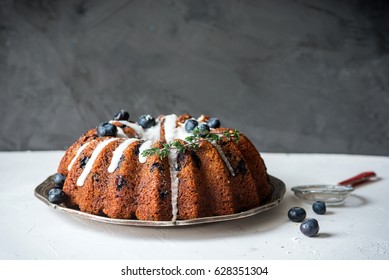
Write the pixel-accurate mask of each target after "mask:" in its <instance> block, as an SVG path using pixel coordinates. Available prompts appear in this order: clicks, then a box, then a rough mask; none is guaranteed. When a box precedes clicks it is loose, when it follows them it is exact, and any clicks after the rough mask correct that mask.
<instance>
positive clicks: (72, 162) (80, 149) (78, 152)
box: [68, 142, 90, 171]
mask: <svg viewBox="0 0 389 280" xmlns="http://www.w3.org/2000/svg"><path fill="white" fill-rule="evenodd" d="M89 144H90V142H87V143H85V144H83V145H81V146H80V148H78V150H77V153H76V155H75V156H74V157H73V159H72V161H71V162H70V163H69V165H68V170H69V171H70V170H71V169H72V167H73V164H74V162H75V161H76V159H77V158H78V156H79V155H80V154H81V153H82V151H83V150H84V149H85V148H86V147H87V146H88V145H89Z"/></svg>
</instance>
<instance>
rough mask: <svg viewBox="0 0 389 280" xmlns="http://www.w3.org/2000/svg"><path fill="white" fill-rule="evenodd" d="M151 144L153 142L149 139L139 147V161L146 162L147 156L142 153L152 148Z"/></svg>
mask: <svg viewBox="0 0 389 280" xmlns="http://www.w3.org/2000/svg"><path fill="white" fill-rule="evenodd" d="M151 145H153V142H152V141H151V140H147V141H146V142H144V143H143V144H142V145H141V146H140V147H139V162H140V163H145V162H146V159H147V157H144V156H142V153H143V151H144V150H147V149H150V148H151Z"/></svg>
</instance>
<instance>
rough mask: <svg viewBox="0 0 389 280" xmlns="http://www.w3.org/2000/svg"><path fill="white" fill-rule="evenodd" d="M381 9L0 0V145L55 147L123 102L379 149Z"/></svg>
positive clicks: (387, 116) (310, 146) (383, 121)
mask: <svg viewBox="0 0 389 280" xmlns="http://www.w3.org/2000/svg"><path fill="white" fill-rule="evenodd" d="M387 2H388V1H334V0H328V1H311V0H301V1H292V0H283V1H281V0H280V1H274V0H259V1H201V0H185V1H128V0H127V1H102V0H101V1H82V0H72V1H65V0H64V1H61V0H57V1H48V0H47V1H42V0H41V1H32V0H24V1H21V0H15V1H11V0H1V1H0V3H1V4H0V113H1V118H2V122H1V129H0V150H26V149H31V150H49V149H64V148H65V147H66V146H68V145H69V144H71V142H72V141H73V140H75V139H76V138H77V137H78V136H79V135H80V134H81V133H82V132H84V131H85V130H87V129H89V128H91V127H94V126H96V125H97V124H98V123H100V122H102V121H105V120H109V119H110V118H111V117H112V116H113V114H114V113H116V111H118V110H119V109H121V108H124V109H128V110H129V111H130V113H131V115H132V118H133V119H136V118H137V117H138V116H139V115H141V114H144V113H150V114H154V115H156V116H157V115H159V114H165V113H171V112H176V113H183V112H189V113H191V114H192V115H196V116H197V115H199V114H201V113H205V114H209V115H212V116H217V117H219V118H220V119H221V120H222V123H223V124H224V125H226V126H230V127H236V128H238V129H239V130H240V131H242V132H245V133H246V134H247V135H249V136H250V137H252V138H253V141H254V142H255V144H256V145H257V146H258V147H259V148H260V150H262V151H265V152H326V153H352V154H377V155H389V110H388V106H389V5H388V4H387Z"/></svg>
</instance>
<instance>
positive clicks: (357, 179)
mask: <svg viewBox="0 0 389 280" xmlns="http://www.w3.org/2000/svg"><path fill="white" fill-rule="evenodd" d="M376 176H377V175H376V174H375V173H374V172H373V171H368V172H363V173H361V174H358V175H356V176H354V177H351V178H350V179H347V180H344V181H342V182H339V183H338V185H343V186H345V185H351V186H355V185H357V184H359V183H362V182H364V181H367V180H369V179H370V178H372V177H376Z"/></svg>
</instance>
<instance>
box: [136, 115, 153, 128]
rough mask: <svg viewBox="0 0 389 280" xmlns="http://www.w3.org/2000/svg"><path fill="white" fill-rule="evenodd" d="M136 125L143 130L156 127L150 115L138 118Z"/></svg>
mask: <svg viewBox="0 0 389 280" xmlns="http://www.w3.org/2000/svg"><path fill="white" fill-rule="evenodd" d="M138 124H139V125H140V126H141V127H143V128H150V127H152V126H154V125H156V122H155V119H154V117H152V116H150V115H143V116H140V117H139V119H138Z"/></svg>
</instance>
